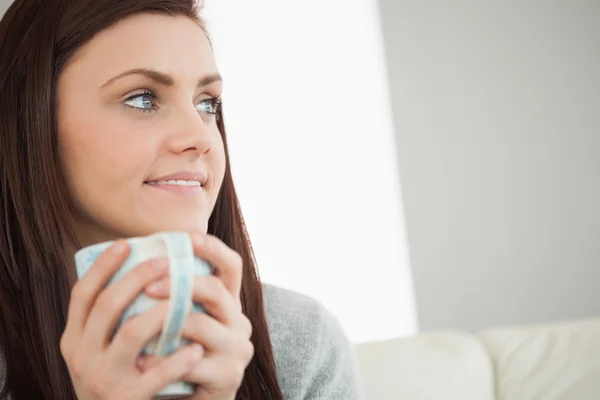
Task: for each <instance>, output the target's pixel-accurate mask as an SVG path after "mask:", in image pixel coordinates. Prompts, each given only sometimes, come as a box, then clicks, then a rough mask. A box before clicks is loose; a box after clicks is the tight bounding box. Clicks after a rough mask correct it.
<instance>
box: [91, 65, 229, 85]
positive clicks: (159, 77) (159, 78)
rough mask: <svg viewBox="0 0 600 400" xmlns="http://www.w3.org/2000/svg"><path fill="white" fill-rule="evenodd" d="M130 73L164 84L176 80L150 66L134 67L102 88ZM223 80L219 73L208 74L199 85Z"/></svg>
mask: <svg viewBox="0 0 600 400" xmlns="http://www.w3.org/2000/svg"><path fill="white" fill-rule="evenodd" d="M129 75H142V76H145V77H146V78H148V79H150V80H153V81H154V82H156V83H158V84H159V85H162V86H173V84H174V83H175V81H174V80H173V78H172V77H170V76H169V75H167V74H165V73H163V72H159V71H155V70H153V69H148V68H134V69H130V70H128V71H125V72H123V73H121V74H119V75H117V76H115V77H114V78H110V79H109V80H108V81H107V82H106V83H105V84H104V85H102V88H105V87H107V86H110V85H112V84H113V83H114V82H115V81H117V80H119V79H121V78H123V77H125V76H129ZM222 80H223V78H222V77H221V75H219V74H213V75H208V76H205V77H203V78H201V79H200V80H199V81H198V87H199V88H200V87H204V86H208V85H210V84H211V83H215V82H219V81H222Z"/></svg>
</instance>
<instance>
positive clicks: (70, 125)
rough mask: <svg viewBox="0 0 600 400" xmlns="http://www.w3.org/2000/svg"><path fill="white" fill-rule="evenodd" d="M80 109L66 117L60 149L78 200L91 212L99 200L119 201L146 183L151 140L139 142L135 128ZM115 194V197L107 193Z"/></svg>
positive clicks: (103, 201)
mask: <svg viewBox="0 0 600 400" xmlns="http://www.w3.org/2000/svg"><path fill="white" fill-rule="evenodd" d="M86 111H87V110H80V112H78V113H71V114H70V115H71V116H74V115H76V117H71V118H69V119H63V120H62V121H61V124H60V129H59V140H60V151H61V158H62V162H63V167H64V169H65V172H66V176H67V179H68V183H69V187H70V189H71V192H72V194H73V196H74V197H75V201H76V203H78V204H80V205H81V206H82V207H83V208H85V209H87V211H89V209H90V208H92V209H93V207H97V205H96V203H105V204H107V205H109V204H110V203H111V202H118V201H119V197H120V196H121V194H122V195H123V196H127V195H131V192H130V191H131V190H133V189H134V186H135V188H136V189H139V186H141V183H142V182H143V178H144V177H143V175H141V171H145V170H146V169H147V164H148V159H149V158H151V157H149V156H147V154H149V153H150V151H149V149H148V148H145V147H144V146H148V142H145V143H138V141H137V140H136V139H135V133H134V132H132V130H131V127H129V129H128V126H127V124H124V123H123V121H118V120H116V119H115V118H114V116H113V117H112V118H111V116H110V115H106V114H105V115H103V114H102V113H101V112H98V108H95V109H94V110H93V112H86ZM107 193H111V196H106V194H107Z"/></svg>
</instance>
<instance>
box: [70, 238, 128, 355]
mask: <svg viewBox="0 0 600 400" xmlns="http://www.w3.org/2000/svg"><path fill="white" fill-rule="evenodd" d="M128 256H129V245H128V243H127V241H125V240H117V241H116V242H115V243H114V244H113V245H112V246H111V247H109V248H108V249H107V250H105V251H104V252H102V254H100V256H99V257H98V259H97V260H96V261H95V262H94V264H93V265H92V266H91V267H90V269H89V270H88V271H87V272H86V273H85V275H84V276H83V277H82V278H81V279H80V280H78V281H77V282H76V283H75V285H74V286H73V288H72V290H71V299H70V302H69V311H68V317H67V323H66V326H65V334H64V335H63V339H64V342H65V343H75V342H76V340H74V339H75V338H77V337H80V336H81V333H82V331H83V329H84V327H85V324H86V321H87V318H88V314H89V312H90V309H91V308H92V306H93V304H94V302H95V300H96V297H97V296H98V294H99V293H100V292H101V291H102V289H104V287H105V286H106V284H107V283H108V281H109V280H110V278H111V276H113V275H114V273H115V272H116V271H117V270H118V269H119V268H120V267H121V265H122V264H123V263H124V262H125V260H126V259H127V257H128Z"/></svg>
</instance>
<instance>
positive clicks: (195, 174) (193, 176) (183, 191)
mask: <svg viewBox="0 0 600 400" xmlns="http://www.w3.org/2000/svg"><path fill="white" fill-rule="evenodd" d="M206 180H207V178H206V175H205V174H204V173H202V172H199V171H180V172H176V173H174V174H170V175H164V176H161V177H158V178H153V179H149V180H147V181H145V182H144V184H145V185H147V186H148V187H151V188H154V189H159V190H166V191H168V192H171V193H175V194H179V195H188V196H189V195H191V196H196V195H199V194H202V193H204V185H205V184H206ZM162 181H196V182H200V186H184V185H173V184H168V183H164V184H160V183H158V182H162Z"/></svg>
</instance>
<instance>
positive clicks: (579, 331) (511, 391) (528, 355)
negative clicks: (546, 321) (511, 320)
mask: <svg viewBox="0 0 600 400" xmlns="http://www.w3.org/2000/svg"><path fill="white" fill-rule="evenodd" d="M479 338H480V339H481V340H482V341H483V342H484V343H485V345H486V347H487V348H488V351H489V353H490V355H491V360H492V362H493V364H494V369H495V374H496V392H497V399H498V400H517V399H527V400H538V399H540V400H542V399H543V400H596V399H600V320H598V319H596V320H589V321H577V322H568V323H558V324H552V325H538V326H522V327H508V328H502V329H493V330H489V331H486V332H483V333H482V334H480V335H479Z"/></svg>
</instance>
